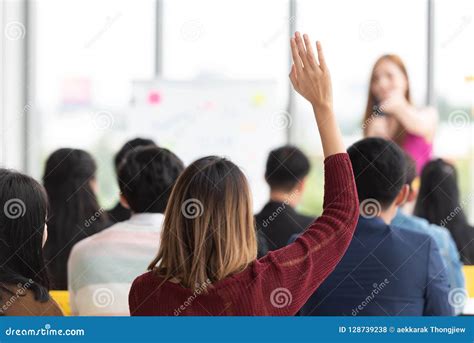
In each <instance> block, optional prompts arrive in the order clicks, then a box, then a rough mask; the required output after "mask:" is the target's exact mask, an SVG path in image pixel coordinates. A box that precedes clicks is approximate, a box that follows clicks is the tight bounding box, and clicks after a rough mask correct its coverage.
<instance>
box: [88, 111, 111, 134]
mask: <svg viewBox="0 0 474 343" xmlns="http://www.w3.org/2000/svg"><path fill="white" fill-rule="evenodd" d="M92 122H93V124H94V126H95V128H96V129H98V130H107V129H110V128H111V127H113V126H114V123H115V118H114V116H113V115H112V113H110V112H108V111H99V112H95V113H94V115H93V119H92Z"/></svg>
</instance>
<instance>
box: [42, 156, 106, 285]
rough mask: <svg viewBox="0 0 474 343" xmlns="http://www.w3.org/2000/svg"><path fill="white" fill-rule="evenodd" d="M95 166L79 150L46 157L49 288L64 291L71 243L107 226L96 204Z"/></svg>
mask: <svg viewBox="0 0 474 343" xmlns="http://www.w3.org/2000/svg"><path fill="white" fill-rule="evenodd" d="M96 169H97V167H96V164H95V161H94V159H93V158H92V156H91V155H90V154H89V153H87V152H85V151H83V150H79V149H67V148H65V149H59V150H56V151H55V152H54V153H52V154H51V156H49V158H48V160H47V161H46V167H45V170H44V176H43V183H44V187H45V189H46V192H47V193H48V197H49V203H50V212H49V220H48V233H49V236H48V237H49V238H48V241H47V243H46V245H45V257H46V261H47V267H48V269H49V271H50V277H51V279H52V282H51V286H52V287H51V288H52V289H55V290H67V288H68V287H67V259H68V257H69V253H70V252H71V249H72V247H73V246H74V244H76V243H77V242H79V241H80V240H81V239H84V238H86V237H89V236H90V235H93V234H94V233H97V232H99V231H100V230H102V229H103V228H105V227H107V226H108V225H110V223H109V221H108V219H107V214H106V213H105V211H104V210H103V209H102V208H101V207H100V206H99V204H98V202H97V196H96V190H97V182H96V178H95V174H96Z"/></svg>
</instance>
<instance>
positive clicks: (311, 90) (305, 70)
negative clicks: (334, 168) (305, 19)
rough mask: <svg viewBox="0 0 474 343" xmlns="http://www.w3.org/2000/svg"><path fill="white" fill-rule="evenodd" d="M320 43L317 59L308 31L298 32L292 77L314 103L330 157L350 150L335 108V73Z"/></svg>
mask: <svg viewBox="0 0 474 343" xmlns="http://www.w3.org/2000/svg"><path fill="white" fill-rule="evenodd" d="M316 47H317V53H318V58H317V59H316V56H315V55H314V52H313V48H312V47H311V42H310V40H309V37H308V35H306V34H305V35H304V36H303V38H302V37H301V35H300V34H299V32H297V33H296V34H295V37H294V38H292V39H291V53H292V57H293V65H292V67H291V72H290V80H291V83H292V84H293V87H294V88H295V90H296V91H297V92H298V93H300V94H301V95H302V96H303V97H304V98H305V99H306V100H308V101H309V102H310V103H311V105H312V106H313V110H314V116H315V118H316V123H317V125H318V130H319V134H320V135H321V142H322V146H323V152H324V157H329V156H331V155H335V154H339V153H344V152H346V150H345V148H344V144H343V141H342V135H341V132H340V130H339V126H338V125H337V122H336V118H335V116H334V112H333V103H332V85H331V75H330V73H329V69H328V67H327V65H326V60H325V59H324V53H323V48H322V46H321V43H320V42H316Z"/></svg>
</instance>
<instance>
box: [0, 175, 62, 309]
mask: <svg viewBox="0 0 474 343" xmlns="http://www.w3.org/2000/svg"><path fill="white" fill-rule="evenodd" d="M0 207H1V208H2V209H3V212H2V213H1V215H0V315H6V316H62V315H63V314H62V312H61V309H60V308H59V306H58V304H57V303H56V302H55V301H54V300H53V299H52V298H51V297H50V296H49V278H48V273H47V270H46V266H45V261H44V258H43V246H44V243H45V242H46V239H47V228H46V227H47V226H46V220H47V216H48V200H47V195H46V192H45V190H44V188H43V187H42V186H41V185H40V184H39V183H38V182H36V181H35V180H33V179H32V178H31V177H29V176H26V175H24V174H21V173H18V172H15V171H11V170H6V169H0Z"/></svg>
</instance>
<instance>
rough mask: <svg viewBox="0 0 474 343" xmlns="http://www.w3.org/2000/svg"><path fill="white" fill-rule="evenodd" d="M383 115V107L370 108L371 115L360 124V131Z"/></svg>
mask: <svg viewBox="0 0 474 343" xmlns="http://www.w3.org/2000/svg"><path fill="white" fill-rule="evenodd" d="M384 115H385V105H374V106H373V107H372V114H371V115H370V117H369V118H367V119H366V120H364V122H363V123H362V129H364V130H365V129H366V128H367V127H368V126H369V125H370V124H371V123H372V122H373V121H374V120H375V119H377V118H381V117H383V116H384Z"/></svg>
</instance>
